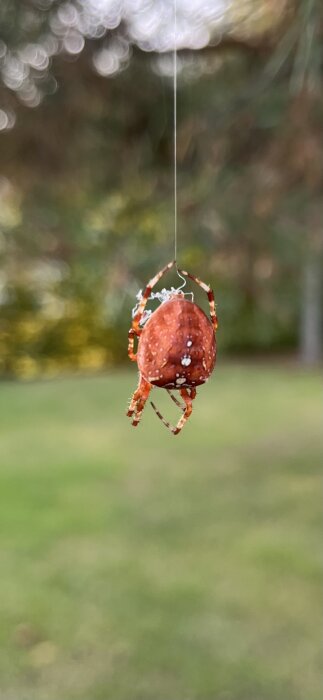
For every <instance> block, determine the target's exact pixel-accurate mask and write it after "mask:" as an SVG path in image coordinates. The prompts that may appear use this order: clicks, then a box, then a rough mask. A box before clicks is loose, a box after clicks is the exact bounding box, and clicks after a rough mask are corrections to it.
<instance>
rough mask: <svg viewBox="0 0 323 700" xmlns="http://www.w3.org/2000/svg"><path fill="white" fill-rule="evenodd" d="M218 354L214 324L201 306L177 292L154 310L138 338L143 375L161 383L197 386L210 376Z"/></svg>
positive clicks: (168, 385) (171, 386) (139, 362)
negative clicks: (177, 294) (175, 295)
mask: <svg viewBox="0 0 323 700" xmlns="http://www.w3.org/2000/svg"><path fill="white" fill-rule="evenodd" d="M215 357H216V342H215V335H214V330H213V326H212V324H211V322H210V320H209V319H208V318H207V316H206V315H205V313H204V311H202V309H200V307H199V306H197V305H196V304H194V303H193V302H191V301H187V300H186V299H184V298H183V297H180V296H177V297H174V298H173V299H170V300H169V301H166V302H164V303H163V304H161V306H159V307H158V309H156V311H154V313H153V314H152V316H151V317H150V319H149V320H148V321H147V323H146V325H145V327H144V328H143V331H142V334H141V336H140V339H139V344H138V353H137V361H138V368H139V370H140V372H141V374H142V376H143V377H144V378H145V379H146V380H147V381H148V382H150V383H151V384H154V385H155V386H159V387H166V388H173V389H180V388H182V387H194V386H198V385H199V384H204V382H205V381H206V380H207V379H208V378H209V376H210V374H211V373H212V371H213V368H214V364H215Z"/></svg>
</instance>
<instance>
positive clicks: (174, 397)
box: [166, 389, 185, 411]
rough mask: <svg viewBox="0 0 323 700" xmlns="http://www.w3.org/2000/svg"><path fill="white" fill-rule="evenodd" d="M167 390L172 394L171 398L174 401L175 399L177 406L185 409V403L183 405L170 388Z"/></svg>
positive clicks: (182, 409)
mask: <svg viewBox="0 0 323 700" xmlns="http://www.w3.org/2000/svg"><path fill="white" fill-rule="evenodd" d="M166 391H167V393H168V394H169V395H170V398H171V399H172V401H174V403H176V406H178V408H180V409H181V411H185V405H184V406H183V404H182V403H181V402H180V401H178V399H177V398H176V396H174V394H172V392H171V391H170V389H166Z"/></svg>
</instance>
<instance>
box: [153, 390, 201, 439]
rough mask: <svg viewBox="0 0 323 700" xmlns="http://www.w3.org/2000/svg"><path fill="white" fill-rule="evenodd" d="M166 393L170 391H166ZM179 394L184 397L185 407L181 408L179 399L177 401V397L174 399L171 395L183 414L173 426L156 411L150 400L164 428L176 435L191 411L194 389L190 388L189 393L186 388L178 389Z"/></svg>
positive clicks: (194, 394)
mask: <svg viewBox="0 0 323 700" xmlns="http://www.w3.org/2000/svg"><path fill="white" fill-rule="evenodd" d="M168 393H170V392H168ZM180 394H181V397H182V399H184V401H185V408H184V409H183V408H182V406H181V404H180V403H179V401H177V399H175V397H173V396H172V395H171V397H172V399H173V400H175V403H176V404H177V405H178V406H180V407H181V408H182V410H183V415H182V416H181V417H180V419H179V421H178V423H177V425H175V426H174V425H171V423H168V421H166V420H165V418H164V416H162V414H161V413H160V412H159V411H158V409H157V408H156V406H155V404H154V403H153V402H152V401H151V402H150V403H151V405H152V407H153V409H154V411H155V413H156V415H157V416H158V418H160V420H161V421H162V423H163V424H164V425H165V426H166V428H168V429H169V430H170V431H171V433H173V435H178V433H180V431H181V430H182V428H183V426H184V425H185V423H186V421H187V420H188V419H189V417H190V415H191V413H192V401H193V400H194V399H195V396H196V389H193V388H192V389H190V393H189V391H188V390H187V389H180Z"/></svg>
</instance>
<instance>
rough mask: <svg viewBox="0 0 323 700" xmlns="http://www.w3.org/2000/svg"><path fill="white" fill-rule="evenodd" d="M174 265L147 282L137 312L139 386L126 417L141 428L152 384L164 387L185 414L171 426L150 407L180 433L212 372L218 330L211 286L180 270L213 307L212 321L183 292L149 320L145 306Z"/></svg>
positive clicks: (171, 297) (132, 336) (134, 326)
mask: <svg viewBox="0 0 323 700" xmlns="http://www.w3.org/2000/svg"><path fill="white" fill-rule="evenodd" d="M175 264H176V263H175V261H174V260H173V261H172V262H170V263H168V265H166V266H165V267H164V268H163V269H162V270H160V272H158V273H157V275H155V277H153V278H152V279H151V280H150V282H148V284H147V287H146V289H145V291H144V293H143V294H142V295H141V298H140V302H139V304H138V306H137V308H136V310H135V313H134V317H133V321H132V326H131V328H130V330H129V334H128V338H129V344H128V355H129V357H130V359H131V360H132V361H134V362H137V364H138V369H139V384H138V387H137V389H136V391H135V392H134V394H133V396H132V399H131V402H130V406H129V410H128V412H127V415H128V416H129V418H132V425H133V426H137V425H138V423H139V421H140V418H141V414H142V412H143V409H144V406H145V403H146V401H147V399H148V396H149V394H150V391H151V389H152V388H153V387H154V386H157V387H161V388H163V389H166V390H167V391H168V393H169V394H170V396H171V398H172V400H173V401H174V402H175V403H176V405H177V406H178V407H179V408H180V409H181V411H182V416H181V417H180V419H179V421H178V423H177V425H176V426H172V425H171V424H170V423H168V422H167V421H166V420H165V419H164V418H163V416H162V415H161V414H160V413H159V411H158V410H157V408H156V406H155V404H153V403H152V402H151V405H152V407H153V409H154V411H155V412H156V414H157V416H158V417H159V418H160V419H161V420H162V421H163V423H164V425H166V427H167V428H169V430H171V432H172V433H173V434H174V435H177V434H178V433H179V432H180V431H181V429H182V428H183V426H184V424H185V423H186V421H187V419H188V418H189V417H190V415H191V413H192V401H193V400H194V399H195V396H196V387H197V386H199V385H200V384H204V382H206V381H207V379H209V377H210V375H211V373H212V371H213V369H214V365H215V359H216V340H215V331H216V329H217V325H218V323H217V316H216V312H215V303H214V294H213V291H212V289H211V287H209V286H208V285H207V284H205V283H204V282H202V281H201V280H199V279H198V278H197V277H195V276H194V275H191V274H190V273H189V272H186V271H185V270H178V272H179V274H180V275H183V276H184V277H190V278H191V279H192V280H193V281H194V282H196V284H198V285H199V286H200V287H202V289H203V290H204V291H205V292H206V294H207V296H208V300H209V305H210V319H209V318H208V317H207V316H206V314H205V313H204V311H202V309H200V307H199V306H197V304H195V303H194V302H193V301H188V300H187V299H185V296H184V294H183V292H182V291H181V290H174V289H172V291H171V292H170V293H168V296H167V300H166V301H164V302H163V303H162V304H161V305H160V306H159V307H158V308H157V309H156V311H154V312H153V313H152V314H151V316H150V317H149V319H148V321H147V322H145V318H144V312H145V307H146V304H147V301H148V299H149V297H150V295H151V291H152V289H153V287H154V286H155V285H156V284H157V282H158V281H159V280H160V278H161V277H162V276H163V275H164V274H165V273H166V272H167V271H168V270H170V269H171V268H172V267H173V266H174V265H175ZM143 323H145V325H144V326H143ZM141 326H143V327H141ZM135 336H137V338H138V339H139V341H138V349H137V353H135V352H134V340H135ZM171 389H173V390H174V389H177V390H178V391H179V393H180V396H181V398H182V399H183V402H184V404H182V403H181V402H180V401H178V400H177V398H175V396H173V394H172V393H171Z"/></svg>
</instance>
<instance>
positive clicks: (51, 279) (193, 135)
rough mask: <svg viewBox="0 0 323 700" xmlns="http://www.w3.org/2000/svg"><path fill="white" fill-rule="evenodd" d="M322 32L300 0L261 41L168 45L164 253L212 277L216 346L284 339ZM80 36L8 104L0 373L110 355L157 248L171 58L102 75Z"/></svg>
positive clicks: (1, 187)
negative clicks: (35, 84)
mask: <svg viewBox="0 0 323 700" xmlns="http://www.w3.org/2000/svg"><path fill="white" fill-rule="evenodd" d="M3 7H4V9H2V17H1V19H2V25H3V26H4V28H6V25H7V24H8V26H9V25H10V27H11V28H12V21H11V14H10V13H11V9H10V8H9V5H8V4H7V5H6V6H3ZM5 8H7V11H6V10H5ZM43 13H44V22H46V12H45V11H43ZM10 27H9V28H10ZM40 31H44V27H43V24H42V25H41V27H35V28H34V32H35V37H36V36H37V33H39V32H40ZM243 31H245V30H243ZM8 32H9V29H8ZM8 36H9V34H8ZM4 37H5V38H7V34H5V33H4ZM321 44H322V9H321V6H320V4H319V3H318V2H311V3H305V2H304V3H299V4H298V7H297V12H295V13H294V14H293V18H292V21H291V22H290V23H289V24H288V26H287V27H285V28H284V31H281V32H280V33H279V34H278V32H277V36H276V42H275V45H274V46H270V47H268V46H266V45H261V44H260V45H257V46H253V45H250V46H248V43H247V42H246V44H245V46H241V45H240V43H238V44H237V46H235V45H234V43H233V45H231V44H229V45H226V44H225V43H224V44H223V45H221V44H220V45H219V46H218V47H214V46H210V47H208V48H206V49H205V50H204V51H202V52H200V53H196V52H195V53H190V52H188V51H184V52H182V53H181V54H180V55H179V57H178V59H179V69H180V75H179V94H178V112H179V113H178V161H179V166H178V167H179V173H178V188H179V264H180V266H183V267H188V268H190V269H191V270H192V271H194V272H195V273H196V274H199V275H200V276H201V277H202V278H203V279H205V280H206V281H210V282H211V283H212V285H213V286H214V288H215V292H216V298H217V300H218V304H219V317H220V323H221V327H220V331H219V332H220V333H221V335H220V338H221V350H222V351H223V352H225V351H226V352H259V351H261V352H264V351H266V352H267V351H271V352H272V351H275V350H277V351H279V352H281V351H283V350H288V351H290V350H295V348H296V347H297V343H298V335H299V322H300V308H301V300H302V274H303V266H304V260H306V259H307V257H308V256H311V255H315V256H317V255H321V250H322V245H321V241H322V224H323V221H322V218H323V213H322V208H321V201H320V200H321V190H322V184H323V165H322V163H323V158H322V155H323V138H322V128H321V125H322V117H323V114H322V111H323V103H322V93H321V88H320V83H321V81H322V51H321ZM94 45H95V41H94V40H89V41H88V42H87V44H86V45H85V48H84V50H83V51H82V52H81V54H80V55H79V57H78V58H77V60H76V57H68V56H66V55H64V54H58V55H56V56H55V57H53V59H52V65H51V70H52V73H53V75H55V80H57V83H58V85H59V89H58V90H57V91H55V92H53V94H50V95H48V96H47V98H46V99H45V100H44V101H43V103H42V104H41V105H40V106H39V107H38V108H37V109H28V108H27V107H26V106H22V105H21V103H20V102H19V101H18V99H16V98H15V99H16V101H15V103H14V109H15V112H16V116H17V121H16V125H15V127H14V128H13V129H11V130H5V131H3V133H0V142H1V153H2V157H1V176H0V202H1V210H0V262H1V272H0V303H1V322H0V347H1V354H0V371H1V373H2V375H3V376H20V377H33V376H35V375H36V374H38V373H44V374H49V375H52V374H55V373H57V372H59V371H61V370H63V371H64V370H66V371H70V370H71V369H72V368H76V369H80V370H82V371H84V370H86V369H91V370H93V369H100V368H102V367H104V366H106V365H108V364H110V363H112V362H120V361H123V360H125V358H126V333H127V328H128V326H129V323H130V311H131V308H132V307H133V306H134V303H135V295H136V293H137V291H138V289H139V288H140V287H142V286H143V285H144V284H145V283H146V282H147V281H148V279H149V278H150V277H151V276H152V275H153V274H154V273H155V272H156V271H157V270H158V269H159V268H160V267H161V266H162V265H163V264H164V263H165V262H167V261H168V260H169V259H172V257H173V180H172V178H173V174H172V148H173V131H172V126H173V124H172V85H171V81H170V79H169V77H168V75H167V60H168V58H169V57H168V56H167V55H166V56H164V57H163V56H158V55H157V54H153V55H145V54H143V53H141V52H139V51H137V50H136V49H134V54H133V57H132V60H131V62H130V64H129V66H128V68H127V70H124V71H123V72H121V73H120V74H119V75H118V76H117V77H116V78H114V79H109V80H108V79H105V78H103V77H101V76H99V75H97V74H96V73H95V72H94V71H93V68H92V66H91V60H90V59H91V56H92V54H93V50H94V49H93V46H94ZM3 90H4V88H2V91H3ZM7 93H8V90H7V89H6V90H4V92H3V94H4V99H7V97H6V95H7ZM1 94H2V93H1ZM12 99H13V97H12V95H11V100H12ZM10 104H11V106H12V104H13V103H12V101H11V103H10Z"/></svg>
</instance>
